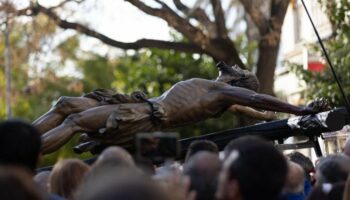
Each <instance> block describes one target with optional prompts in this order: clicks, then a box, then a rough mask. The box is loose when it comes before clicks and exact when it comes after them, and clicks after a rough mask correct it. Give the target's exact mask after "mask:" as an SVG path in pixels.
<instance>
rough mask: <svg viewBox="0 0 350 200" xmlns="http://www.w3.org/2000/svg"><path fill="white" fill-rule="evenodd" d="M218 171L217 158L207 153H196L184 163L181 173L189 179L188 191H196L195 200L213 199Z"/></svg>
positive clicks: (219, 162) (218, 163) (218, 162)
mask: <svg viewBox="0 0 350 200" xmlns="http://www.w3.org/2000/svg"><path fill="white" fill-rule="evenodd" d="M220 169H221V161H220V159H219V156H218V155H217V154H214V153H211V152H207V151H202V152H198V153H197V154H195V155H193V156H192V157H191V158H190V159H189V160H188V161H187V162H186V163H185V165H184V169H183V173H184V174H185V175H187V176H188V177H189V178H190V180H191V186H190V190H194V191H196V194H197V196H196V199H197V200H210V199H215V198H214V197H215V191H216V188H217V179H218V175H219V173H220Z"/></svg>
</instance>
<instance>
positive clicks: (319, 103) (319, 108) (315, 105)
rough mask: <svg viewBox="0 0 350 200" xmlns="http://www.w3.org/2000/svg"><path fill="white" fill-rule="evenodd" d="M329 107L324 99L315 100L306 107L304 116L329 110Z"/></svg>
mask: <svg viewBox="0 0 350 200" xmlns="http://www.w3.org/2000/svg"><path fill="white" fill-rule="evenodd" d="M330 109H331V106H330V104H329V101H328V100H327V99H326V98H323V97H322V98H317V99H315V100H313V101H311V102H310V103H308V104H307V105H306V107H305V108H304V114H315V113H319V112H323V111H327V110H330Z"/></svg>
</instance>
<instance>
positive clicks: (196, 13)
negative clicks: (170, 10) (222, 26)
mask: <svg viewBox="0 0 350 200" xmlns="http://www.w3.org/2000/svg"><path fill="white" fill-rule="evenodd" d="M173 2H174V4H175V6H176V8H177V9H178V10H180V11H181V12H182V13H184V14H185V15H186V16H187V17H188V18H193V19H196V20H197V21H198V22H199V23H201V24H202V25H203V26H204V27H205V28H206V30H207V31H208V36H209V37H210V38H215V37H216V36H217V33H216V30H215V24H214V23H213V22H212V21H211V20H210V19H209V17H208V15H207V14H206V13H205V11H204V10H203V9H201V8H199V7H196V8H193V9H190V8H189V7H188V6H186V5H185V4H183V3H182V2H181V0H173Z"/></svg>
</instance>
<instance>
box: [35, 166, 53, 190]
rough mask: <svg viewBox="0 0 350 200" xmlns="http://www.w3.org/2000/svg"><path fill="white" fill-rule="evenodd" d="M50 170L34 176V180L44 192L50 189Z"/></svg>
mask: <svg viewBox="0 0 350 200" xmlns="http://www.w3.org/2000/svg"><path fill="white" fill-rule="evenodd" d="M50 174H51V172H50V171H42V172H39V173H37V174H36V175H35V176H34V182H35V183H36V184H37V185H38V186H39V188H40V189H41V190H42V191H43V192H46V193H47V192H48V191H49V178H50Z"/></svg>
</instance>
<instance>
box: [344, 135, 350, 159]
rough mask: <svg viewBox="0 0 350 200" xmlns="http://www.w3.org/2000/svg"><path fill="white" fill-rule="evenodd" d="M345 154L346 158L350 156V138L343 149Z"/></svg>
mask: <svg viewBox="0 0 350 200" xmlns="http://www.w3.org/2000/svg"><path fill="white" fill-rule="evenodd" d="M343 154H344V155H346V156H350V137H348V138H346V141H345V144H344V148H343Z"/></svg>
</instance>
